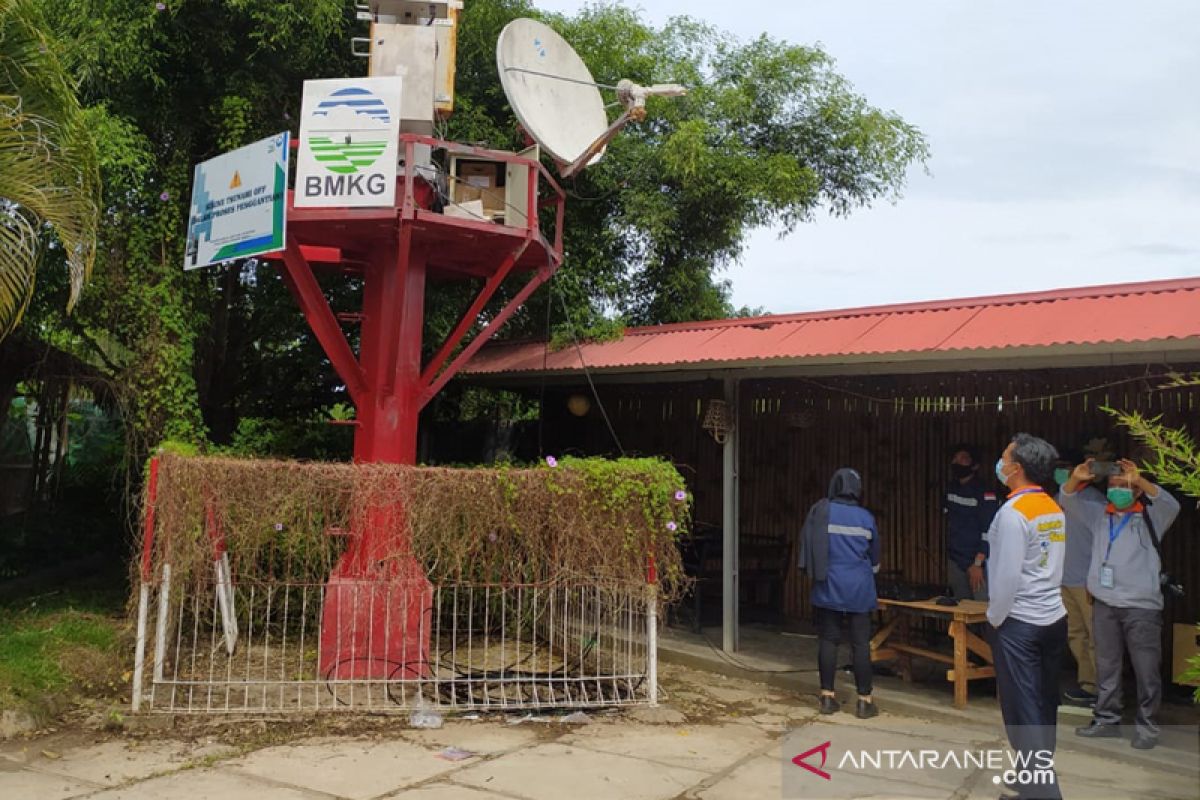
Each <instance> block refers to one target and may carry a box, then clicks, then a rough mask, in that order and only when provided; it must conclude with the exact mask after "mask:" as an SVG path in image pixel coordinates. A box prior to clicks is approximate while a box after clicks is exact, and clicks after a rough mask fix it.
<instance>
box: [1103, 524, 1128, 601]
mask: <svg viewBox="0 0 1200 800" xmlns="http://www.w3.org/2000/svg"><path fill="white" fill-rule="evenodd" d="M1132 518H1133V514H1132V513H1127V514H1125V515H1124V516H1123V517H1122V518H1121V521H1120V522H1119V523H1116V524H1114V523H1113V515H1112V514H1109V515H1108V549H1107V550H1105V551H1104V563H1103V564H1101V565H1100V585H1101V586H1102V587H1104V588H1105V589H1112V588H1113V587H1114V586H1115V584H1116V582H1115V581H1114V580H1113V568H1112V567H1110V566H1109V565H1108V559H1109V557H1110V556H1111V555H1112V547H1113V542H1115V541H1116V540H1117V537H1118V536H1120V535H1121V531H1123V530H1125V526H1126V525H1128V524H1129V520H1130V519H1132Z"/></svg>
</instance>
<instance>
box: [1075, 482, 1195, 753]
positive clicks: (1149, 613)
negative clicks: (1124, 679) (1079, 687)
mask: <svg viewBox="0 0 1200 800" xmlns="http://www.w3.org/2000/svg"><path fill="white" fill-rule="evenodd" d="M1118 463H1119V464H1120V467H1121V474H1119V475H1113V476H1111V477H1110V478H1109V479H1108V489H1107V492H1106V494H1107V500H1106V499H1105V498H1102V497H1100V496H1099V495H1098V494H1096V493H1095V492H1084V491H1082V489H1083V487H1084V485H1086V484H1087V483H1090V482H1091V480H1092V479H1093V477H1094V475H1095V472H1096V470H1094V469H1093V467H1092V464H1093V461H1092V459H1088V460H1087V461H1085V462H1084V463H1082V464H1080V465H1079V466H1077V467H1076V468H1075V470H1074V472H1072V473H1071V477H1070V479H1068V480H1067V482H1066V483H1065V484H1063V487H1062V491H1060V492H1059V500H1058V501H1059V504H1060V505H1061V506H1062V507H1063V509H1064V511H1065V512H1066V513H1067V514H1069V515H1072V516H1074V517H1076V518H1078V519H1079V520H1080V521H1081V522H1082V523H1083V524H1084V525H1086V526H1087V528H1088V529H1089V530H1090V531H1091V534H1092V559H1091V563H1090V565H1089V567H1088V575H1087V588H1088V591H1089V592H1090V593H1091V595H1092V597H1093V598H1094V601H1093V606H1092V613H1093V617H1092V630H1093V633H1094V634H1095V637H1096V678H1097V689H1098V692H1097V693H1098V697H1097V699H1096V709H1095V711H1094V712H1093V717H1092V723H1091V724H1090V725H1088V726H1087V727H1085V728H1077V729H1076V730H1075V733H1076V734H1077V735H1079V736H1086V737H1108V736H1114V737H1115V736H1120V735H1121V734H1120V727H1119V726H1120V723H1121V667H1122V664H1123V661H1124V657H1125V652H1124V651H1125V650H1126V649H1128V651H1129V658H1130V661H1132V662H1133V673H1134V676H1135V678H1136V680H1137V698H1138V708H1137V718H1136V723H1137V734H1136V735H1135V736H1134V737H1133V741H1132V742H1131V744H1132V746H1133V747H1135V748H1137V749H1139V750H1149V749H1150V748H1152V747H1154V746H1155V745H1157V744H1158V725H1157V724H1156V723H1155V722H1154V715H1155V714H1156V713H1157V712H1158V707H1159V704H1160V703H1161V702H1162V676H1161V675H1160V672H1159V671H1160V668H1161V663H1162V608H1163V598H1162V588H1161V584H1160V581H1159V575H1160V574H1161V572H1162V562H1161V560H1160V559H1159V556H1158V548H1157V547H1156V546H1155V544H1154V542H1153V541H1151V539H1150V537H1151V536H1153V535H1156V536H1157V538H1158V540H1159V541H1161V540H1162V538H1163V536H1164V535H1165V534H1166V532H1167V529H1168V528H1170V527H1171V524H1172V523H1173V522H1174V521H1175V517H1176V516H1177V515H1178V514H1179V502H1178V501H1177V500H1176V499H1175V498H1174V497H1172V496H1171V494H1170V493H1169V492H1167V491H1166V490H1164V489H1162V488H1161V487H1159V486H1157V485H1156V484H1154V483H1151V482H1150V481H1148V480H1146V479H1145V478H1143V477H1142V476H1141V474H1140V473H1139V472H1138V469H1137V466H1136V465H1135V464H1134V463H1133V462H1132V461H1129V460H1127V459H1126V460H1122V461H1119V462H1118ZM1147 519H1149V521H1150V523H1151V525H1147V524H1146V520H1147ZM1151 526H1152V527H1153V529H1154V533H1153V534H1152V533H1151V531H1150V527H1151Z"/></svg>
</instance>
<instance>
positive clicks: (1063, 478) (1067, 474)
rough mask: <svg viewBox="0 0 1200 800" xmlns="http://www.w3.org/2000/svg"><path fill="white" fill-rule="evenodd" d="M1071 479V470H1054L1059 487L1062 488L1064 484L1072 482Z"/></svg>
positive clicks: (1061, 468) (1063, 468)
mask: <svg viewBox="0 0 1200 800" xmlns="http://www.w3.org/2000/svg"><path fill="white" fill-rule="evenodd" d="M1070 478H1071V470H1069V469H1067V468H1065V467H1059V468H1058V469H1056V470H1054V482H1055V483H1057V484H1058V485H1059V486H1062V485H1063V484H1064V483H1066V482H1067V481H1068V480H1070Z"/></svg>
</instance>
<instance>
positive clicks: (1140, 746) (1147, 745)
mask: <svg viewBox="0 0 1200 800" xmlns="http://www.w3.org/2000/svg"><path fill="white" fill-rule="evenodd" d="M1129 746H1130V747H1132V748H1133V749H1135V750H1153V749H1154V748H1156V747H1158V737H1157V736H1146V735H1145V734H1141V733H1137V734H1134V736H1133V741H1132V742H1130V743H1129Z"/></svg>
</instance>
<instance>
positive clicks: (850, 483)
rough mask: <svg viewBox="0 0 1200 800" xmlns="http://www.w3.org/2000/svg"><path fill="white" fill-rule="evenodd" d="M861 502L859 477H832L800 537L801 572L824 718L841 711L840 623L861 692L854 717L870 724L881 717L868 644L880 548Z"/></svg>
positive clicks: (842, 472)
mask: <svg viewBox="0 0 1200 800" xmlns="http://www.w3.org/2000/svg"><path fill="white" fill-rule="evenodd" d="M861 499H862V478H861V477H859V474H858V473H857V472H855V471H854V470H852V469H845V468H843V469H839V470H838V471H837V472H836V473H834V475H833V480H832V481H830V483H829V496H828V497H826V498H825V499H824V500H820V501H818V502H817V504H816V505H814V506H813V507H812V510H810V511H809V513H808V518H807V519H806V520H805V522H804V528H803V529H802V530H801V532H800V568H801V569H803V570H805V571H806V572H807V573H808V575H809V577H811V578H812V580H813V590H812V604H813V612H814V616H815V622H816V628H817V639H818V651H817V664H818V667H819V669H820V673H821V699H820V709H821V713H822V714H832V713H834V712H835V711H837V710H838V709H839V708H840V705H839V704H838V701H837V695H836V693H835V691H834V677H835V676H836V674H837V651H838V644H840V643H841V641H842V624H843V622H847V623H848V624H849V628H850V647H851V649H852V651H853V654H854V681H855V683H856V684H857V687H856V688H857V689H858V705H857V707H856V709H855V714H856V715H857V716H858V718H859V719H867V718H869V717H873V716H875V715H876V714H878V713H879V709H878V708H877V707H876V706H875V700H874V697H873V696H872V694H871V692H872V681H871V650H870V642H869V639H870V637H871V612H872V611H874V610H875V608H876V606H877V605H878V601H877V599H876V596H875V573H877V572H878V571H879V552H880V549H879V531H878V529H877V528H876V525H875V517H874V516H872V515H871V512H870V511H867V510H866V509H865V508H863V507H862V506H861V505H860V502H861Z"/></svg>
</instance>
